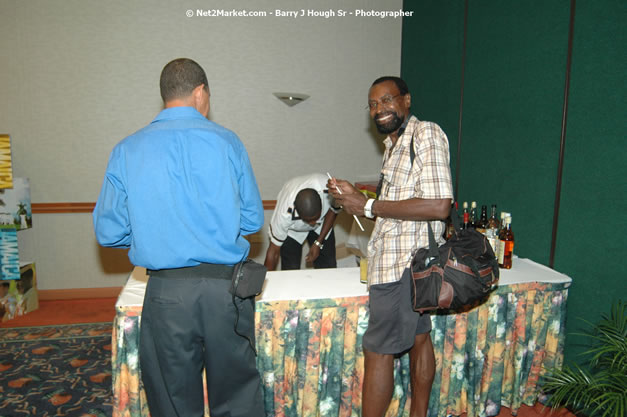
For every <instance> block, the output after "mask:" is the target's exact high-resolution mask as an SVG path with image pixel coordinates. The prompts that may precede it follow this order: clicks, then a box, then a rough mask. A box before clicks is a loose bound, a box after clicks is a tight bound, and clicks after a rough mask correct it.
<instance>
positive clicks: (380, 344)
mask: <svg viewBox="0 0 627 417" xmlns="http://www.w3.org/2000/svg"><path fill="white" fill-rule="evenodd" d="M368 107H369V109H370V117H372V119H373V120H374V123H375V125H376V126H377V129H378V131H379V132H380V133H385V134H387V135H388V136H387V137H386V138H385V140H384V144H385V153H384V155H383V167H382V169H381V177H380V184H379V192H378V199H376V200H375V199H368V198H367V197H366V196H364V194H362V193H361V192H359V190H357V189H356V188H355V187H354V186H353V185H352V184H350V183H349V182H347V181H345V180H339V179H338V180H336V179H330V180H329V182H328V184H327V186H328V188H329V192H330V193H331V194H332V195H333V197H334V198H335V200H336V204H339V205H340V206H342V207H343V208H344V210H345V211H346V212H347V213H349V214H356V215H363V216H366V217H369V218H376V223H375V227H374V231H373V232H372V236H371V237H370V242H369V243H368V285H369V289H370V318H369V321H368V329H367V330H366V333H365V334H364V337H363V348H364V367H365V369H364V382H363V392H362V416H363V417H381V416H383V415H384V414H385V411H386V410H387V407H388V405H389V403H390V400H391V398H392V390H393V387H394V380H393V362H394V357H395V355H398V354H403V353H407V352H408V353H409V358H410V370H411V392H412V399H411V411H410V415H411V417H418V416H425V415H426V413H427V408H428V405H429V395H430V393H431V385H432V383H433V377H434V374H435V356H434V353H433V345H432V344H431V336H430V334H429V333H430V331H431V318H430V316H429V314H428V313H425V314H420V313H418V312H415V311H414V310H413V308H412V306H411V293H410V284H411V276H410V270H409V266H410V262H411V258H412V255H413V253H414V252H415V251H417V250H418V249H420V248H423V247H427V246H429V238H428V223H431V227H432V228H433V232H434V234H435V236H436V237H437V238H438V239H439V241H438V243H442V242H443V239H442V234H443V231H444V223H443V222H442V220H443V219H446V217H447V216H448V215H449V213H450V209H451V202H452V198H453V191H452V183H451V172H450V164H449V148H448V139H447V137H446V135H445V134H444V132H443V131H442V129H440V127H439V126H438V125H437V124H435V123H431V122H423V121H420V120H418V119H417V118H416V117H415V116H413V115H412V114H411V113H410V107H411V95H410V94H409V90H408V88H407V84H406V83H405V82H404V81H403V80H402V79H400V78H398V77H381V78H379V79H377V80H376V81H375V82H374V83H373V84H372V86H371V87H370V91H369V94H368ZM412 147H413V154H414V155H413V157H412V155H411V154H412V152H411V148H412ZM340 190H341V194H340Z"/></svg>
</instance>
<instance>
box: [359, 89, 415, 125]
mask: <svg viewBox="0 0 627 417" xmlns="http://www.w3.org/2000/svg"><path fill="white" fill-rule="evenodd" d="M368 105H369V106H370V117H372V120H374V123H375V125H376V126H377V130H378V131H379V132H380V133H385V134H389V133H392V132H396V131H397V130H398V128H399V127H401V125H402V124H403V122H404V121H405V119H406V118H407V116H408V115H409V108H410V106H411V96H410V95H409V93H407V94H405V95H404V96H402V95H400V91H399V90H398V87H397V86H396V84H395V83H394V81H384V82H382V83H379V84H375V85H373V86H372V87H370V91H369V93H368Z"/></svg>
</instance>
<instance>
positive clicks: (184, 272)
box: [146, 264, 235, 280]
mask: <svg viewBox="0 0 627 417" xmlns="http://www.w3.org/2000/svg"><path fill="white" fill-rule="evenodd" d="M234 267H235V265H222V264H200V265H196V266H188V267H184V268H172V269H157V270H154V269H147V270H146V273H147V274H148V275H150V276H151V277H158V278H168V279H169V278H179V279H180V278H208V279H229V280H230V279H231V277H232V276H233V268H234Z"/></svg>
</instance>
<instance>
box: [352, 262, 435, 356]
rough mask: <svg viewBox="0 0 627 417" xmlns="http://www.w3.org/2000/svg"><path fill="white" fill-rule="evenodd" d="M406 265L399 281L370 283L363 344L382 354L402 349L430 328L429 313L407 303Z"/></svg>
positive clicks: (408, 272) (408, 347)
mask: <svg viewBox="0 0 627 417" xmlns="http://www.w3.org/2000/svg"><path fill="white" fill-rule="evenodd" d="M409 274H410V270H409V268H407V269H405V271H404V272H403V276H402V277H401V280H400V281H397V282H389V283H386V284H377V285H372V286H371V287H370V302H369V304H370V318H369V319H368V329H367V330H366V333H365V334H364V337H363V341H362V344H363V347H364V349H366V350H368V351H370V352H376V353H382V354H392V355H394V354H397V353H403V352H405V351H407V350H409V349H411V347H412V346H413V345H414V339H415V338H416V335H418V334H424V333H429V332H430V331H431V316H430V314H429V313H428V312H427V313H424V314H420V313H418V312H416V311H414V309H413V308H412V306H411V289H410V284H411V279H410V275H409Z"/></svg>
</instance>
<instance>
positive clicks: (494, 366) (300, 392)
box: [112, 258, 572, 417]
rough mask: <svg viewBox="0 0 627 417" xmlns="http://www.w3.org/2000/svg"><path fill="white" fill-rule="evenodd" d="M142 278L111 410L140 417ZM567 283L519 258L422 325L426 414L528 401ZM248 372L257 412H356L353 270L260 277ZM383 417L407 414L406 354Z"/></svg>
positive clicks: (553, 349)
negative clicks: (426, 338) (426, 339)
mask: <svg viewBox="0 0 627 417" xmlns="http://www.w3.org/2000/svg"><path fill="white" fill-rule="evenodd" d="M147 279H148V278H147V277H146V275H145V270H144V269H143V268H135V269H134V270H133V272H132V273H131V275H130V276H129V279H128V281H127V283H126V285H125V286H124V289H123V290H122V292H121V294H120V296H119V298H118V301H117V303H116V317H115V321H114V326H113V335H112V337H113V343H112V367H113V416H148V415H149V412H148V407H147V403H146V398H145V393H144V391H143V388H142V383H141V378H140V371H139V358H138V352H139V349H138V345H139V326H140V324H141V308H142V303H143V297H144V291H145V287H146V282H147ZM571 281H572V280H571V279H570V278H569V277H567V276H566V275H563V274H561V273H559V272H556V271H554V270H552V269H550V268H547V267H545V266H543V265H540V264H537V263H535V262H533V261H531V260H529V259H521V258H515V259H514V267H513V268H512V269H510V270H501V279H500V284H499V287H498V288H497V289H496V290H495V291H493V292H492V293H491V294H490V296H489V298H488V299H487V300H486V301H485V302H484V303H483V304H481V305H479V306H476V307H474V308H472V309H469V310H468V311H465V312H438V313H437V314H432V316H431V320H432V324H433V330H432V332H431V337H432V340H433V345H434V350H435V356H436V375H435V380H434V382H433V388H432V391H431V398H430V401H429V416H440V417H443V416H449V415H454V416H457V415H460V414H462V413H467V415H468V416H469V417H474V416H493V415H497V414H498V413H499V411H500V407H501V406H506V407H509V408H510V409H511V410H512V411H513V412H516V410H518V408H519V407H520V406H521V405H522V404H527V405H533V404H534V403H535V402H536V400H537V398H538V395H539V387H538V380H539V378H540V377H541V376H542V375H543V373H544V372H546V369H547V368H551V367H554V366H560V365H561V363H562V360H563V343H564V334H565V331H564V330H565V316H566V300H567V296H568V287H569V286H570V283H571ZM255 306H256V312H255V325H256V343H257V351H258V356H257V368H258V369H259V372H260V375H261V378H262V384H263V397H264V404H265V411H266V415H267V416H288V417H292V416H294V417H295V416H304V417H305V416H306V417H309V416H340V417H342V416H358V415H360V410H361V384H362V379H363V351H362V347H361V340H362V337H363V334H364V331H365V329H366V327H367V324H368V292H367V286H366V285H365V284H362V283H360V281H359V268H338V269H324V270H312V269H307V270H300V271H278V272H269V273H268V276H267V280H266V284H265V286H264V291H263V293H262V294H261V295H260V296H259V297H258V298H257V300H256V304H255ZM394 381H395V389H394V394H393V398H392V402H391V404H390V407H389V408H388V412H387V414H386V416H407V415H409V401H408V395H409V390H410V388H409V360H408V355H403V356H401V357H400V358H397V359H396V360H395V366H394Z"/></svg>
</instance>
